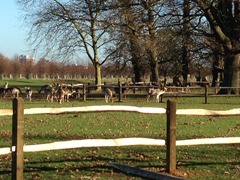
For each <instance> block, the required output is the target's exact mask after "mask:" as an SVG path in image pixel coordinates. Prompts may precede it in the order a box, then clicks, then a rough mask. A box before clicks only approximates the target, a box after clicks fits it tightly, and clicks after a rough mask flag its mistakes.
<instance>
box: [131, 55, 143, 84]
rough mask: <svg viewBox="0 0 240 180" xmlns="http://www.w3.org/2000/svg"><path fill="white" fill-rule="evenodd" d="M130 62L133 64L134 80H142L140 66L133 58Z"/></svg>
mask: <svg viewBox="0 0 240 180" xmlns="http://www.w3.org/2000/svg"><path fill="white" fill-rule="evenodd" d="M132 64H133V71H134V82H142V81H143V77H142V74H141V67H140V66H139V65H138V63H137V62H135V61H134V60H132Z"/></svg>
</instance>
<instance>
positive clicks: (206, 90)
mask: <svg viewBox="0 0 240 180" xmlns="http://www.w3.org/2000/svg"><path fill="white" fill-rule="evenodd" d="M207 103H208V86H207V85H206V86H205V104H207Z"/></svg>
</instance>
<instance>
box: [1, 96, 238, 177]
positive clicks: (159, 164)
mask: <svg viewBox="0 0 240 180" xmlns="http://www.w3.org/2000/svg"><path fill="white" fill-rule="evenodd" d="M169 98H171V99H174V100H176V102H177V108H179V109H194V108H201V109H213V110H229V109H233V108H239V106H240V99H239V97H238V98H236V97H218V98H217V97H211V98H209V103H208V104H204V98H203V97H197V98H196V97H195V98H187V97H169ZM167 99H168V97H166V98H165V99H164V103H160V104H157V103H155V102H154V100H153V99H152V100H151V102H148V103H146V101H145V99H140V98H138V99H127V100H124V101H123V102H121V103H118V102H115V103H113V104H108V105H130V106H137V107H163V108H165V107H166V101H167ZM92 105H106V104H105V103H104V100H103V98H99V99H89V100H88V101H87V102H83V101H80V100H77V101H75V100H71V101H70V102H68V103H64V104H62V105H59V104H57V103H48V102H44V101H42V100H39V99H37V100H36V101H34V100H33V101H32V102H27V101H26V102H25V104H24V108H33V107H81V106H92ZM0 107H2V108H11V107H12V101H11V99H1V101H0ZM239 134H240V121H239V117H237V116H230V117H212V116H211V117H210V116H177V139H178V140H181V139H194V138H207V137H239ZM123 137H148V138H156V139H165V137H166V116H165V115H157V114H139V113H131V112H114V113H113V112H104V113H72V114H61V115H25V117H24V138H25V144H39V143H48V142H56V141H66V140H79V139H88V138H89V139H95V138H106V139H114V138H123ZM10 145H11V116H1V117H0V147H9V146H10ZM239 152H240V145H239V144H232V145H201V146H189V147H186V146H183V147H177V173H176V175H178V176H180V177H184V178H189V179H213V178H216V179H238V178H239V177H240V158H239V157H240V154H239ZM165 159H166V149H165V147H164V146H126V147H101V148H79V149H72V150H59V151H47V152H36V153H25V155H24V161H25V163H24V178H25V179H47V178H52V179H141V178H139V177H134V176H131V175H128V174H124V173H122V172H119V171H116V170H115V169H113V168H112V167H111V166H110V165H109V162H116V163H119V164H125V165H130V166H136V167H140V168H143V169H147V170H150V171H154V172H163V173H164V172H165V165H166V162H165ZM10 170H11V156H10V155H4V156H1V158H0V179H11V171H10Z"/></svg>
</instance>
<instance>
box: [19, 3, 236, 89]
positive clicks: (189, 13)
mask: <svg viewBox="0 0 240 180" xmlns="http://www.w3.org/2000/svg"><path fill="white" fill-rule="evenodd" d="M18 4H19V5H20V6H21V7H22V9H23V14H24V15H25V16H24V18H25V21H26V22H27V24H28V25H30V27H31V30H30V32H29V41H31V43H32V44H34V45H36V48H38V49H42V50H44V49H45V52H47V53H48V54H49V55H51V56H52V57H54V58H55V57H61V58H64V59H68V58H69V57H71V56H74V55H76V54H79V53H84V54H85V55H86V56H87V58H88V59H89V60H90V62H91V63H92V65H93V67H94V72H95V73H94V74H95V83H96V84H97V85H101V83H102V82H101V77H102V75H101V72H102V71H101V67H102V66H103V65H105V66H108V65H111V64H114V66H115V67H116V68H117V69H124V68H125V67H131V69H132V70H133V73H134V80H135V81H136V82H138V81H142V78H143V77H144V76H145V75H146V74H148V73H150V74H151V80H152V81H153V82H155V83H160V82H159V76H160V75H163V76H167V75H170V74H174V75H175V76H180V75H181V76H182V77H183V80H184V83H185V84H187V82H188V74H191V73H192V72H195V73H200V72H201V70H203V69H206V68H209V67H211V71H212V76H213V85H217V84H219V83H220V82H222V84H221V85H222V86H227V87H239V85H240V73H239V72H240V46H239V43H240V41H239V38H240V6H239V4H240V2H239V1H235V0H218V1H216V0H164V1H163V0H162V1H161V0H111V1H109V0H81V1H80V0H73V1H65V0H50V1H49V0H21V1H20V0H19V1H18ZM196 70H197V71H196ZM233 91H235V92H233V93H238V92H237V90H233Z"/></svg>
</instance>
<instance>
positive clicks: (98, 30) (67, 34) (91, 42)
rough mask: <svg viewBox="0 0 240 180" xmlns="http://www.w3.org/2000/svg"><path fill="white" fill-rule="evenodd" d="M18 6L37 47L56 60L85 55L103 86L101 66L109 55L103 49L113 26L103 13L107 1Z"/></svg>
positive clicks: (45, 0) (40, 1)
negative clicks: (29, 27)
mask: <svg viewBox="0 0 240 180" xmlns="http://www.w3.org/2000/svg"><path fill="white" fill-rule="evenodd" d="M18 3H19V4H20V5H23V7H25V10H26V19H27V20H28V22H29V23H30V25H31V27H32V28H31V32H30V39H31V40H32V41H33V42H34V44H35V45H37V46H38V47H39V48H40V47H45V48H46V51H48V52H49V53H50V54H54V55H57V56H55V58H54V59H60V57H61V58H62V57H63V56H64V57H65V59H68V57H69V56H71V55H74V54H76V53H80V52H84V53H86V55H87V57H88V59H89V60H90V61H91V62H92V64H93V66H94V68H95V83H96V84H97V85H98V87H100V86H101V65H102V64H104V63H105V61H107V59H108V57H109V56H110V55H109V54H106V53H105V51H104V49H105V48H106V47H107V46H110V45H111V41H112V40H113V39H112V38H109V36H108V33H107V29H108V28H109V26H110V25H111V24H110V23H106V17H107V13H108V12H107V11H105V10H104V5H105V4H104V1H101V0H98V1H94V0H83V1H80V0H73V1H64V0H51V1H49V0H23V1H22V0H21V1H18ZM56 52H57V53H56ZM110 53H111V52H110Z"/></svg>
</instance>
